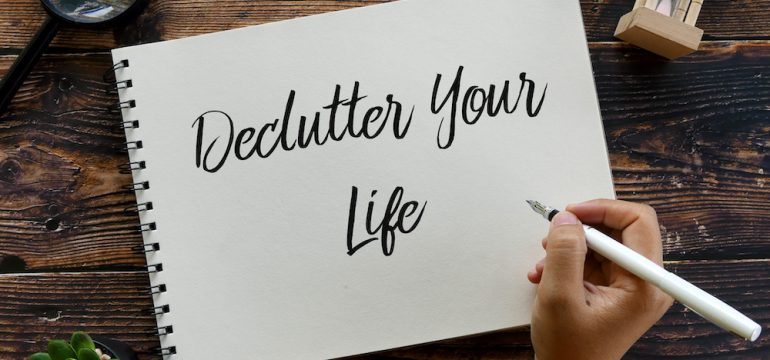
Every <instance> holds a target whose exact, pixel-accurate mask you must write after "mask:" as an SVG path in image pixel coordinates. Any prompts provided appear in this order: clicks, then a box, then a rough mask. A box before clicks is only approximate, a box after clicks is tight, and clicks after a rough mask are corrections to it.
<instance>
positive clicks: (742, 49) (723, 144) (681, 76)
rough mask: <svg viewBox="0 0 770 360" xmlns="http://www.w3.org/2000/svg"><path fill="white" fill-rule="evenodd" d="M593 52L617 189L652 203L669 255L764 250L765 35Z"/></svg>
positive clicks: (769, 178) (769, 119)
mask: <svg viewBox="0 0 770 360" xmlns="http://www.w3.org/2000/svg"><path fill="white" fill-rule="evenodd" d="M591 56H592V60H593V63H594V69H595V70H594V73H595V79H596V87H597V90H598V94H599V99H600V105H601V108H602V116H603V118H604V126H605V132H606V135H607V143H608V147H609V152H610V157H611V162H612V168H613V174H614V179H615V186H616V190H617V193H618V197H620V198H622V199H626V200H632V201H637V202H643V203H649V204H650V205H652V206H653V207H655V208H656V209H657V210H658V214H659V216H660V220H661V224H662V225H663V228H662V230H663V233H664V238H665V250H666V251H665V253H666V258H667V259H671V260H674V259H719V258H723V259H724V258H736V259H739V258H768V257H770V246H768V245H769V244H770V222H768V221H767V219H768V218H770V202H768V201H767V200H768V199H770V185H766V184H770V111H768V110H769V109H770V80H768V79H770V62H768V61H767V59H768V57H769V56H770V46H769V44H768V42H741V43H710V44H707V45H706V46H704V48H703V50H702V51H700V52H698V53H696V54H695V55H693V56H691V57H689V58H687V59H686V60H681V61H664V60H661V59H660V58H657V57H656V56H654V55H651V54H648V53H646V52H644V51H641V50H637V49H635V48H631V47H628V46H623V45H621V44H607V43H604V44H593V45H592V46H591Z"/></svg>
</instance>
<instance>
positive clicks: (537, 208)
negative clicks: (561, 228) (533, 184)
mask: <svg viewBox="0 0 770 360" xmlns="http://www.w3.org/2000/svg"><path fill="white" fill-rule="evenodd" d="M526 201H527V204H529V207H531V208H532V210H533V211H534V212H536V213H538V214H540V216H542V217H544V218H546V219H548V218H549V216H550V215H551V213H552V212H554V211H555V210H554V209H553V208H551V207H548V206H545V205H543V204H541V203H539V202H537V201H535V200H526ZM549 220H550V219H549Z"/></svg>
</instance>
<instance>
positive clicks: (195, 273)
mask: <svg viewBox="0 0 770 360" xmlns="http://www.w3.org/2000/svg"><path fill="white" fill-rule="evenodd" d="M113 57H114V59H115V60H116V61H118V60H120V59H129V60H130V65H129V67H128V68H125V69H119V70H118V71H117V76H118V78H120V79H132V83H133V87H131V88H129V89H126V90H121V91H120V97H121V100H123V101H126V100H129V99H134V100H135V101H136V108H133V109H128V110H125V111H124V113H123V116H124V118H125V120H133V119H138V120H139V121H140V127H139V128H138V129H129V130H127V132H126V134H127V137H128V140H129V141H133V140H142V142H143V148H142V149H139V150H132V151H131V153H130V156H131V159H132V161H140V160H144V161H146V165H147V168H146V169H144V170H139V171H135V172H134V177H135V180H136V181H137V182H140V181H144V180H148V181H149V182H150V185H151V186H150V189H148V190H145V191H140V192H138V193H137V197H138V202H140V203H142V202H146V201H152V203H153V205H154V206H153V207H154V208H153V210H151V211H148V212H144V213H142V214H141V220H142V222H145V223H147V222H156V223H157V230H156V231H153V232H149V233H147V234H146V235H145V242H146V243H154V242H159V243H160V244H161V249H160V251H158V252H156V253H151V254H149V256H148V262H149V263H150V264H152V263H157V262H162V263H163V269H164V271H162V272H160V273H158V274H153V275H151V280H152V281H153V283H156V284H158V283H165V284H167V286H168V291H167V292H165V293H163V294H161V295H159V296H156V297H155V302H156V304H157V305H162V304H170V305H171V313H169V314H165V315H162V316H160V317H159V324H161V325H170V324H173V330H174V332H173V333H172V334H169V335H167V336H164V337H162V344H163V345H164V346H171V345H174V346H176V347H177V355H176V358H183V359H223V358H231V357H232V358H252V359H320V358H331V357H339V356H345V355H351V354H358V353H364V352H370V351H376V350H382V349H387V348H393V347H399V346H406V345H411V344H416V343H421V342H428V341H434V340H439V339H444V338H450V337H455V336H461V335H468V334H473V333H479V332H485V331H490V330H496V329H501V328H507V327H511V326H516V325H522V324H527V323H529V320H530V311H531V310H530V308H531V303H532V299H533V296H534V290H535V287H534V286H533V285H531V284H529V283H528V282H527V279H526V272H527V270H528V269H529V268H530V267H531V266H533V265H534V263H535V262H536V261H537V260H538V259H540V258H541V257H542V256H543V255H544V254H543V251H542V249H541V247H540V240H541V238H542V237H543V236H544V235H545V233H546V231H547V226H548V225H547V223H546V222H545V221H544V220H543V219H542V218H539V217H538V216H537V215H536V214H535V213H533V212H532V211H531V210H530V209H529V207H528V206H527V204H526V203H525V200H526V199H535V200H539V201H542V202H544V203H546V204H549V205H551V206H555V207H563V206H565V205H566V204H568V203H570V202H577V201H581V200H586V199H591V198H597V197H610V198H611V197H613V196H614V193H613V189H612V180H611V174H610V170H609V166H608V158H607V153H606V148H605V142H604V133H603V131H602V125H601V121H600V114H599V110H598V106H597V100H596V93H595V89H594V85H593V78H592V74H591V67H590V63H589V58H588V51H587V47H586V42H585V37H584V32H583V27H582V20H581V13H580V8H579V5H578V2H577V1H570V2H565V1H535V0H527V1H507V0H489V1H461V0H408V1H401V2H396V3H389V4H384V5H377V6H371V7H365V8H360V9H354V10H349V11H344V12H337V13H331V14H324V15H319V16H313V17H308V18H303V19H297V20H291V21H285V22H279V23H274V24H267V25H263V26H256V27H249V28H243V29H237V30H231V31H226V32H221V33H215V34H208V35H203V36H198V37H192V38H187V39H182V40H174V41H168V42H162V43H155V44H148V45H141V46H135V47H128V48H122V49H117V50H114V51H113ZM460 66H462V67H463V73H462V76H461V81H460V87H459V89H460V91H459V97H458V100H457V109H458V110H457V111H458V113H457V119H456V121H455V127H454V130H455V133H454V138H453V141H452V142H451V145H450V144H449V136H448V134H449V132H448V131H447V130H448V129H449V126H448V124H449V123H450V118H451V108H452V103H454V102H453V101H452V99H451V96H450V99H449V100H448V101H447V103H446V104H445V106H444V107H443V108H442V109H441V110H440V111H437V113H434V112H433V111H432V109H431V107H432V106H431V99H432V94H433V93H434V84H435V82H436V78H437V74H441V75H442V78H441V81H440V83H439V87H438V91H437V100H438V104H437V105H440V103H441V101H442V100H443V99H444V97H446V96H447V93H449V91H450V87H451V85H452V84H453V81H454V80H455V79H456V77H457V73H458V69H459V67H460ZM522 72H525V73H526V75H525V76H524V78H525V79H527V80H531V81H532V82H533V87H532V88H529V85H530V82H528V81H525V82H524V85H525V86H524V87H523V89H524V90H523V93H522V94H523V95H522V96H521V99H519V103H518V106H517V108H516V110H515V111H513V113H511V114H508V113H506V112H504V111H500V112H499V113H498V114H497V115H496V116H489V114H488V113H484V114H483V115H482V116H481V117H480V119H479V120H478V121H477V122H476V123H474V124H472V125H469V124H467V123H466V122H464V121H463V118H462V108H463V99H464V96H465V94H466V91H467V90H468V89H469V88H470V87H471V86H478V87H479V88H481V89H485V90H484V91H485V92H486V93H489V88H490V84H494V85H495V88H496V90H495V95H494V99H495V100H494V102H493V104H495V105H496V104H497V101H499V99H500V93H501V92H502V89H503V87H504V83H505V81H506V80H507V81H509V94H508V98H509V106H510V107H512V106H513V104H514V103H515V102H516V99H517V97H518V95H519V92H520V90H521V89H522V81H521V79H520V73H522ZM356 81H357V82H359V89H358V91H359V97H361V96H366V97H365V98H363V99H361V100H360V101H358V102H357V104H356V110H355V115H354V120H355V121H354V124H355V125H354V129H355V131H360V127H361V124H362V121H363V118H364V116H365V114H366V112H367V111H368V110H369V109H370V108H372V107H376V106H381V107H383V109H382V110H383V115H382V116H381V117H380V119H379V120H378V121H373V122H372V128H371V129H370V130H371V131H370V133H374V132H376V131H375V130H376V129H377V127H378V126H379V125H380V124H381V123H382V118H383V117H384V116H385V115H384V113H385V112H386V110H387V106H388V102H387V100H386V97H387V95H388V94H392V100H393V101H397V102H399V103H400V104H401V105H402V112H401V118H400V119H401V123H400V125H401V128H402V129H403V127H404V124H406V123H407V122H408V121H407V120H408V117H409V114H410V112H412V109H413V113H412V118H411V121H410V122H408V124H409V127H408V129H407V130H406V131H405V133H402V134H401V135H403V138H401V139H397V136H396V134H394V129H393V120H394V118H395V108H394V105H392V104H391V107H392V108H391V110H392V111H391V113H390V116H389V117H388V118H387V120H386V121H387V122H386V125H385V126H384V129H383V130H382V132H381V133H379V135H378V136H376V137H374V138H373V139H367V138H365V137H363V136H361V137H357V138H354V137H353V136H351V135H350V134H349V133H346V134H345V136H344V137H342V138H341V139H340V140H339V141H333V140H331V139H328V140H327V141H326V142H325V143H323V145H317V144H315V143H311V144H310V145H309V146H307V148H304V149H300V148H299V147H298V146H295V148H294V149H292V150H291V151H286V150H284V149H282V146H281V145H280V144H279V145H278V147H277V149H276V150H275V151H274V152H273V153H272V154H270V156H269V157H266V158H262V157H260V156H258V154H252V156H251V157H249V158H247V159H245V160H239V159H238V158H237V157H236V154H235V144H233V146H232V147H231V148H230V150H229V152H228V154H229V155H228V156H227V157H226V160H225V162H224V165H223V166H222V167H221V168H219V169H218V170H217V171H216V172H207V171H205V170H204V169H203V168H201V167H198V166H196V144H197V132H198V129H199V128H198V127H199V125H200V123H199V122H196V119H197V118H198V117H199V116H201V115H203V114H205V115H203V117H204V121H203V124H204V126H203V130H202V134H203V135H202V140H201V144H202V152H203V153H204V155H205V150H206V149H207V148H208V146H209V145H210V144H211V143H212V141H213V139H214V138H216V137H219V139H218V140H217V142H216V143H215V144H214V145H213V147H212V150H211V154H210V157H209V158H208V162H207V164H208V165H207V166H209V168H213V167H215V165H216V163H217V162H218V161H217V159H219V158H222V157H223V155H222V154H224V153H225V151H224V150H225V148H226V146H225V145H226V143H227V140H228V138H229V136H230V130H229V125H228V121H227V117H226V116H225V115H224V114H227V116H229V117H230V119H232V122H233V128H234V132H233V137H234V138H235V139H234V140H233V143H236V142H239V140H240V142H243V143H244V145H243V146H242V148H241V152H240V155H242V156H243V157H245V156H246V155H248V152H249V151H248V150H249V149H251V148H253V146H254V144H255V142H256V138H257V137H258V135H259V133H260V132H263V133H264V134H263V143H262V145H261V147H260V150H261V151H263V152H267V151H268V150H269V148H270V147H271V146H272V144H274V142H275V141H276V139H277V138H278V137H277V136H278V132H280V129H281V128H282V127H283V125H282V124H283V121H282V119H283V117H284V113H285V111H286V106H287V102H288V98H289V94H290V92H291V91H292V90H293V91H294V99H293V107H292V109H291V115H290V117H289V122H288V124H289V125H288V127H287V129H288V130H287V131H286V133H287V134H288V137H287V138H288V141H287V143H290V142H291V141H294V140H296V138H297V132H298V127H299V125H298V124H299V121H300V116H307V117H308V118H309V120H308V123H307V126H306V128H305V131H306V132H308V131H310V130H309V129H310V125H311V124H312V119H313V117H314V115H315V113H316V112H320V122H319V124H320V125H319V129H328V128H329V126H330V124H329V122H330V121H329V118H330V111H331V110H330V109H324V107H325V106H327V105H330V104H331V103H332V99H333V97H334V93H335V85H340V96H339V97H340V99H350V98H351V94H352V91H353V87H354V83H355V82H356ZM546 85H547V90H546ZM528 94H529V95H531V97H532V101H530V103H531V105H532V106H531V108H532V109H530V110H531V112H536V113H537V114H536V115H535V116H529V115H528V113H527V106H526V103H527V95H528ZM543 94H545V95H543ZM482 98H483V94H482V93H480V92H478V91H477V92H476V94H475V99H476V100H474V101H475V102H473V104H475V105H473V104H471V106H473V107H475V108H479V107H480V105H479V104H480V103H481V102H482V100H483V99H482ZM541 98H542V99H543V102H542V106H541V107H540V109H539V112H538V111H536V106H537V104H538V102H539V100H540V99H541ZM372 111H374V112H376V111H377V110H372ZM374 112H373V113H372V114H375V113H374ZM349 113H350V107H349V106H345V105H339V104H338V109H337V114H336V116H337V123H336V126H337V131H336V133H337V134H340V133H342V130H341V129H342V128H343V126H344V125H345V124H346V122H347V120H348V115H349ZM468 115H469V116H471V118H472V117H473V116H474V115H475V114H474V113H472V112H469V113H468ZM442 118H443V119H444V123H443V125H441V124H442ZM276 119H278V120H277V122H276V129H271V128H266V127H265V126H266V124H271V123H273V122H274V121H276ZM440 125H441V128H442V131H441V132H439V128H440ZM247 128H252V129H253V130H245V132H242V131H244V129H247ZM263 129H264V130H263ZM273 130H275V131H273ZM320 133H321V135H323V134H325V130H322V131H320ZM239 134H242V136H241V137H240V138H238V135H239ZM441 147H446V148H444V149H442V148H441ZM353 187H356V188H357V189H358V194H357V204H356V205H357V206H356V207H355V208H356V210H355V212H354V213H355V216H354V227H353V237H352V239H353V241H352V243H353V244H358V243H360V242H361V241H363V240H365V239H368V238H370V237H377V238H378V239H377V240H375V241H373V242H371V243H368V244H366V245H364V246H362V247H360V248H359V249H358V250H357V251H355V252H354V253H353V255H349V254H348V252H349V248H348V242H347V239H348V227H349V215H350V206H351V196H352V190H353ZM397 187H401V188H402V189H403V194H402V199H401V204H400V205H401V206H402V207H403V206H405V204H406V203H407V202H409V201H415V202H416V205H408V206H407V208H406V210H404V212H405V214H409V213H410V211H411V212H414V213H412V214H411V216H406V217H405V220H404V223H403V225H402V227H403V228H404V229H408V230H411V232H408V233H403V232H401V231H400V229H398V228H397V229H395V230H394V234H395V242H390V241H389V242H388V243H387V244H386V247H385V249H386V250H389V249H388V247H389V246H390V245H391V244H392V245H393V249H392V253H389V255H388V256H386V255H385V252H388V251H383V246H382V244H381V234H380V233H377V234H376V235H373V236H370V235H369V234H367V231H366V217H367V216H366V213H367V206H368V204H369V201H370V200H372V201H373V202H374V205H373V209H374V211H373V216H372V219H373V223H372V227H376V226H377V224H379V223H380V221H382V219H383V214H384V212H385V207H386V206H387V204H388V200H389V198H390V197H391V194H392V193H393V192H394V189H396V188H397ZM373 190H377V193H376V195H374V197H372V196H371V195H372V191H373ZM415 206H417V207H416V209H417V210H415ZM423 208H424V210H423ZM420 211H423V212H422V217H421V218H420V220H419V222H417V223H416V225H414V224H415V220H416V218H417V213H418V212H420ZM397 220H398V218H397V217H396V218H393V219H391V220H390V222H389V224H390V225H394V224H395V223H396V221H397ZM411 227H414V228H413V229H412V228H411Z"/></svg>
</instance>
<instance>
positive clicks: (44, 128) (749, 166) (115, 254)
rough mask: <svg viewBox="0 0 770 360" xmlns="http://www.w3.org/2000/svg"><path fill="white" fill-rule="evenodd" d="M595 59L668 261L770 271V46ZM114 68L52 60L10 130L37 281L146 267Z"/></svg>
mask: <svg viewBox="0 0 770 360" xmlns="http://www.w3.org/2000/svg"><path fill="white" fill-rule="evenodd" d="M591 54H592V60H593V61H594V64H595V66H594V67H595V69H596V70H595V78H596V85H597V88H598V91H599V97H600V99H601V101H600V105H601V107H602V114H603V117H604V119H605V130H606V133H607V142H608V146H609V150H610V157H611V162H612V167H613V174H614V178H615V179H614V180H615V184H616V190H617V193H618V196H619V197H620V198H622V199H626V200H632V201H638V202H644V203H649V204H651V205H653V206H654V207H655V208H656V209H657V210H658V212H659V215H660V220H661V224H662V231H663V236H664V241H665V243H664V247H665V253H666V258H667V259H670V260H676V259H730V258H735V259H742V258H767V257H768V254H769V253H770V223H769V222H767V221H766V220H765V219H767V218H768V217H770V202H768V201H767V199H768V198H770V156H769V155H768V154H770V151H768V150H770V122H769V121H768V118H769V116H770V111H768V109H770V82H768V81H766V80H765V79H768V78H770V62H767V61H766V59H767V58H768V55H770V42H747V43H744V42H740V43H734V42H731V43H721V42H720V43H710V44H708V45H706V46H705V47H704V48H703V50H702V51H700V52H699V53H698V54H697V55H696V56H694V57H691V59H690V60H688V61H681V62H664V61H663V60H660V59H659V58H657V57H654V56H652V55H648V54H647V53H645V52H643V51H641V50H637V49H635V48H633V47H630V46H626V45H622V44H608V43H598V44H592V45H591ZM11 59H12V56H3V57H0V71H4V70H5V69H7V67H8V66H9V65H10V62H11ZM110 64H111V60H110V57H109V55H108V54H105V53H92V54H82V55H77V56H71V55H46V56H45V57H44V58H43V60H42V61H41V63H40V65H39V66H38V67H37V68H36V69H35V70H34V72H33V73H32V75H31V76H30V79H29V80H28V81H27V83H25V85H24V86H23V87H22V89H21V91H20V92H19V95H18V96H17V98H16V99H15V100H14V102H13V103H12V104H11V108H10V110H11V112H10V114H7V115H5V116H3V117H0V130H1V131H0V195H3V196H2V197H0V254H3V255H5V256H13V257H17V258H19V259H21V261H23V263H25V264H26V265H25V267H24V269H23V270H24V271H44V270H53V269H75V268H79V269H88V268H91V269H107V268H110V269H137V268H138V267H139V266H141V265H142V264H143V262H144V259H143V257H142V256H141V255H140V254H138V253H135V252H133V251H131V248H132V247H133V246H136V245H138V244H140V242H141V237H140V235H139V234H137V233H136V232H135V231H134V230H135V228H136V225H137V219H136V217H134V216H127V215H126V214H124V212H123V210H124V209H125V208H126V207H129V206H131V205H132V204H133V203H134V201H135V200H134V197H133V195H132V194H131V193H127V192H122V191H121V187H122V186H125V185H127V184H129V183H130V182H131V178H130V176H128V175H124V174H120V173H118V172H117V171H116V168H117V166H118V165H119V164H120V163H123V162H125V161H127V157H126V156H125V154H118V153H116V152H115V151H114V148H115V147H116V146H118V145H120V143H121V142H123V141H125V139H124V135H123V134H122V132H121V131H118V130H116V129H115V128H114V125H115V124H117V123H118V122H120V117H119V116H118V115H116V114H113V113H110V112H109V111H108V108H109V107H110V106H113V105H114V104H115V102H116V101H117V100H116V98H115V95H114V94H107V93H106V92H105V87H104V85H103V84H102V82H101V76H102V73H103V71H104V69H105V68H107V67H109V65H110ZM629 72H632V73H636V74H639V75H638V76H636V77H629V76H628V73H629ZM711 84H721V85H720V87H714V86H711ZM725 89H729V91H726V90H725ZM765 184H768V185H767V186H765ZM2 267H3V265H2V263H0V269H2Z"/></svg>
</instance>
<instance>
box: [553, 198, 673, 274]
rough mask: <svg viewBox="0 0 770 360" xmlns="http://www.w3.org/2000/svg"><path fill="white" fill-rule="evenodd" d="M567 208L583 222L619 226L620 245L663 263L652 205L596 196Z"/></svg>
mask: <svg viewBox="0 0 770 360" xmlns="http://www.w3.org/2000/svg"><path fill="white" fill-rule="evenodd" d="M567 210H568V211H571V212H573V213H574V214H575V215H576V216H577V217H578V218H580V219H581V220H582V221H583V222H585V223H589V224H597V225H603V226H606V227H608V228H611V229H616V230H620V231H621V238H622V242H623V244H624V245H626V246H628V247H629V248H631V249H633V250H634V251H636V252H638V253H640V254H642V255H643V256H645V257H647V258H648V259H650V260H653V261H655V262H656V263H657V264H658V265H661V264H663V250H662V244H661V239H660V227H659V225H658V217H657V215H656V214H655V210H654V209H653V208H651V207H649V206H647V205H643V204H636V203H632V202H627V201H620V200H607V199H599V200H591V201H587V202H584V203H580V204H575V205H570V206H568V207H567Z"/></svg>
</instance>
